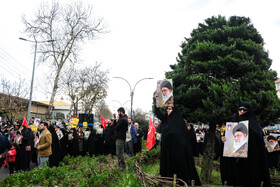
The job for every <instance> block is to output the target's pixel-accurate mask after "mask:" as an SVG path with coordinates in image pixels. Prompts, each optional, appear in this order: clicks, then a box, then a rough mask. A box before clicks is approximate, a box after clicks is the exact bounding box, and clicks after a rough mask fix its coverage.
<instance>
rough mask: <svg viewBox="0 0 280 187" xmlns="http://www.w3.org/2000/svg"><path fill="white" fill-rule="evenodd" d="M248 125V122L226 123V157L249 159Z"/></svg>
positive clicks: (224, 154)
mask: <svg viewBox="0 0 280 187" xmlns="http://www.w3.org/2000/svg"><path fill="white" fill-rule="evenodd" d="M248 123H249V122H248V120H247V121H240V122H227V123H226V131H225V137H226V141H225V143H224V152H223V156H224V157H239V158H247V157H248V139H249V130H248Z"/></svg>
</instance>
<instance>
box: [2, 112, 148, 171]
mask: <svg viewBox="0 0 280 187" xmlns="http://www.w3.org/2000/svg"><path fill="white" fill-rule="evenodd" d="M119 116H120V119H121V114H119ZM120 119H119V120H117V119H116V118H115V119H109V120H107V124H106V126H105V127H104V126H103V125H101V124H100V123H99V122H96V123H94V125H88V127H87V128H86V129H84V127H83V126H80V125H78V126H77V127H75V128H72V126H71V125H68V126H66V125H65V123H63V122H62V123H60V124H59V123H58V122H57V121H55V122H39V124H38V130H37V131H32V130H31V128H29V125H27V123H23V122H18V124H12V125H10V124H7V123H6V122H5V121H3V120H2V121H1V124H0V125H1V128H0V151H1V152H0V156H1V157H0V159H1V163H0V164H1V165H0V166H2V165H5V166H6V167H8V168H9V170H10V174H13V173H14V172H17V171H21V170H22V171H28V170H30V164H31V162H33V163H34V164H35V165H36V166H38V167H41V166H45V165H46V164H48V165H49V166H50V167H53V166H59V162H60V161H62V160H63V158H64V157H65V156H66V155H70V156H74V157H75V156H79V155H81V156H85V155H87V154H88V155H90V156H93V155H95V156H98V155H111V156H118V158H119V157H120V154H124V153H126V154H127V155H128V156H129V157H131V156H134V155H136V154H137V153H139V152H141V151H142V137H143V131H142V130H141V128H139V124H138V123H137V122H134V123H133V121H132V119H130V118H125V120H123V121H124V122H125V123H124V127H126V128H122V127H121V128H120V125H119V124H120V122H121V120H120ZM126 122H127V124H126ZM30 125H31V124H30ZM119 140H123V141H122V142H121V143H122V144H123V145H122V146H123V150H121V151H119V148H120V146H119V143H118V142H119ZM116 145H117V146H116ZM119 160H120V159H119ZM122 160H123V162H122V161H120V162H121V164H120V165H121V166H124V159H122Z"/></svg>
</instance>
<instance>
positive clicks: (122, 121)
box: [114, 107, 128, 168]
mask: <svg viewBox="0 0 280 187" xmlns="http://www.w3.org/2000/svg"><path fill="white" fill-rule="evenodd" d="M118 115H119V119H118V120H117V119H116V114H114V127H115V134H116V138H117V140H116V155H117V157H118V161H119V166H120V167H122V168H125V162H124V141H125V138H126V131H127V129H128V121H127V115H126V114H125V110H124V108H123V107H120V108H119V109H118Z"/></svg>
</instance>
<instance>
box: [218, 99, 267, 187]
mask: <svg viewBox="0 0 280 187" xmlns="http://www.w3.org/2000/svg"><path fill="white" fill-rule="evenodd" d="M246 120H249V135H248V137H249V140H248V158H230V157H221V177H222V181H223V183H224V181H227V184H228V185H233V186H246V187H248V186H249V187H251V186H252V187H255V186H261V182H263V186H271V182H270V175H269V170H268V160H267V150H266V148H265V145H264V140H263V133H262V129H261V127H260V125H259V123H258V121H257V119H256V116H255V114H254V112H253V109H252V106H251V105H250V104H249V103H241V104H240V105H239V108H238V113H237V115H236V116H235V117H234V118H233V119H232V122H240V121H246ZM222 141H223V142H224V141H226V139H225V137H222Z"/></svg>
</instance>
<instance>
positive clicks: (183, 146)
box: [155, 107, 201, 186]
mask: <svg viewBox="0 0 280 187" xmlns="http://www.w3.org/2000/svg"><path fill="white" fill-rule="evenodd" d="M155 113H156V116H157V117H158V119H160V120H161V133H162V136H161V153H160V175H161V176H163V177H173V175H174V174H177V177H178V178H180V179H182V180H184V181H185V182H186V183H187V184H188V185H191V181H192V180H194V181H195V185H196V186H199V185H201V183H200V180H199V177H198V174H197V171H196V168H195V164H194V158H193V153H192V146H191V142H190V139H189V138H188V134H187V131H188V130H187V126H186V124H185V122H184V119H183V117H182V114H181V112H180V110H179V109H178V108H177V107H168V108H167V110H166V112H165V113H161V111H160V110H159V108H157V107H155Z"/></svg>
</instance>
